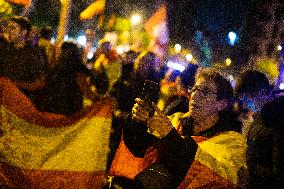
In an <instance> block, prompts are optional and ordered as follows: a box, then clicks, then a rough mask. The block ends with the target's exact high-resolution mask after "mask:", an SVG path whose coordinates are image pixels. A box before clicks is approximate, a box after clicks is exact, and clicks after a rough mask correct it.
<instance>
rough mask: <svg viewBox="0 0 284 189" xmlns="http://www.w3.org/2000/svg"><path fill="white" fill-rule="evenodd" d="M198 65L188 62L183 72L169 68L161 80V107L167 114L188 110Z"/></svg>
mask: <svg viewBox="0 0 284 189" xmlns="http://www.w3.org/2000/svg"><path fill="white" fill-rule="evenodd" d="M197 69H198V66H197V65H194V64H188V65H187V67H186V68H185V70H183V71H182V72H180V71H178V70H172V69H169V70H168V72H167V74H166V75H165V77H164V79H163V80H162V81H161V98H160V100H159V104H158V105H159V107H160V108H161V109H163V110H164V113H165V114H166V115H171V114H173V113H176V112H183V113H185V112H187V111H188V90H190V89H191V88H192V86H193V85H194V82H195V73H196V71H197Z"/></svg>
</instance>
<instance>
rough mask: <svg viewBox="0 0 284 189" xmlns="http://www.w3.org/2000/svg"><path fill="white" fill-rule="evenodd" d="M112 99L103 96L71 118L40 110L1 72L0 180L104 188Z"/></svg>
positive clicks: (7, 183)
mask: <svg viewBox="0 0 284 189" xmlns="http://www.w3.org/2000/svg"><path fill="white" fill-rule="evenodd" d="M112 105H113V103H112V101H111V100H110V99H103V100H101V101H98V102H96V103H95V104H94V106H93V107H90V108H89V109H88V110H86V111H85V112H82V113H80V114H78V115H75V116H74V117H71V118H69V117H65V116H62V115H58V114H52V113H45V112H39V111H37V110H36V108H35V107H34V106H33V104H32V103H31V101H30V100H29V99H28V98H27V97H26V96H25V95H23V94H22V93H21V92H20V91H19V90H18V89H17V87H16V86H15V85H14V84H13V83H12V82H11V81H10V80H9V79H7V78H4V77H0V107H1V109H0V110H1V113H0V126H1V132H0V186H8V187H12V188H31V189H33V188H37V189H38V188H101V187H102V184H103V179H104V177H105V171H106V163H107V156H108V152H109V138H110V132H111V115H112V109H113V108H112Z"/></svg>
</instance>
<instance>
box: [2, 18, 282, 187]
mask: <svg viewBox="0 0 284 189" xmlns="http://www.w3.org/2000/svg"><path fill="white" fill-rule="evenodd" d="M51 37H52V29H51V28H50V27H44V28H41V29H38V30H36V31H35V30H33V27H32V25H31V24H30V22H29V20H28V19H27V18H25V17H20V16H15V17H12V18H11V19H10V20H8V21H6V22H5V24H4V23H1V32H0V76H1V77H7V78H9V79H10V80H11V81H13V82H14V83H15V85H16V86H17V87H18V88H19V89H20V90H21V91H22V93H24V94H25V95H26V96H27V97H29V99H30V100H31V101H32V103H33V104H34V106H35V107H36V108H37V110H38V111H42V112H52V113H56V114H62V115H65V116H74V115H76V114H78V113H79V112H80V111H82V110H83V109H84V108H86V107H87V106H89V105H91V104H92V103H93V102H95V101H97V100H99V99H101V98H102V97H106V96H107V97H110V98H112V99H113V100H114V102H115V108H114V110H113V117H112V129H113V132H112V136H111V141H110V152H109V160H108V164H107V175H108V179H106V186H105V188H155V189H157V188H163V189H166V188H252V189H254V188H257V189H260V188H267V189H268V188H271V189H273V188H284V164H283V162H282V160H283V159H284V137H283V136H284V129H283V128H282V126H284V122H283V121H284V98H283V97H282V96H281V94H279V93H277V92H276V91H275V87H274V86H273V85H272V84H270V82H269V80H268V77H267V76H266V75H265V74H264V73H262V72H260V71H257V70H251V69H250V70H245V71H243V72H241V73H240V74H239V75H238V77H237V79H236V83H235V86H234V87H233V86H232V84H231V83H230V82H229V81H228V80H227V78H226V77H225V76H224V75H223V74H222V73H220V72H219V71H217V70H216V69H214V68H201V67H198V66H197V65H195V64H190V63H189V64H188V66H187V67H186V69H185V70H184V71H183V72H179V71H176V70H173V69H170V68H167V67H166V65H163V64H162V63H161V60H160V59H159V58H158V57H157V56H156V55H155V54H154V53H152V52H149V51H144V52H135V51H132V50H130V51H128V52H126V53H124V54H122V55H119V54H118V53H117V51H116V50H115V49H114V48H113V46H112V45H111V43H110V42H108V41H102V42H101V43H100V46H99V48H98V49H97V50H96V52H95V53H94V56H93V58H91V59H89V60H87V59H86V58H85V57H86V53H85V52H84V48H82V47H80V46H79V45H78V44H76V43H75V42H70V41H68V42H63V43H62V45H61V46H60V48H58V47H56V45H55V44H52V43H51ZM149 80H150V81H152V82H155V83H157V84H158V86H159V90H158V91H157V90H156V91H155V90H153V91H147V92H149V93H150V94H147V95H148V97H149V98H145V94H143V91H144V90H145V88H146V87H147V86H145V84H144V83H145V81H149ZM144 92H145V91H144ZM151 111H155V114H154V115H153V114H151ZM94 140H95V139H94ZM281 159H282V160H281Z"/></svg>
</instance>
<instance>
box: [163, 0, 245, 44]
mask: <svg viewBox="0 0 284 189" xmlns="http://www.w3.org/2000/svg"><path fill="white" fill-rule="evenodd" d="M247 2H248V1H247V0H199V1H197V0H196V1H189V0H180V1H172V0H169V1H168V4H169V8H170V9H169V13H168V14H169V26H170V27H169V30H170V37H171V39H172V41H173V42H175V43H177V42H179V43H181V44H184V45H186V46H187V45H190V44H189V43H190V38H191V36H192V35H193V34H194V32H195V31H196V30H202V31H204V32H207V34H208V35H209V36H210V37H211V38H214V39H215V40H218V41H219V42H221V43H223V42H225V41H226V35H227V33H228V32H229V31H230V30H233V31H235V32H240V29H241V26H242V24H243V22H244V19H245V14H246V9H247Z"/></svg>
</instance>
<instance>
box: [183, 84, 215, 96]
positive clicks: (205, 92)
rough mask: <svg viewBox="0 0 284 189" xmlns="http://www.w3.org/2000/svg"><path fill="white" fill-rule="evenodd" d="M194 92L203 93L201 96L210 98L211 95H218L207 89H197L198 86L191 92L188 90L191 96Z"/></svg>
mask: <svg viewBox="0 0 284 189" xmlns="http://www.w3.org/2000/svg"><path fill="white" fill-rule="evenodd" d="M194 92H201V94H202V95H203V96H206V97H207V96H209V95H217V93H216V92H212V91H210V90H209V89H206V88H203V89H202V88H200V87H197V86H194V87H193V88H192V89H191V90H188V93H189V94H191V93H194Z"/></svg>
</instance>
